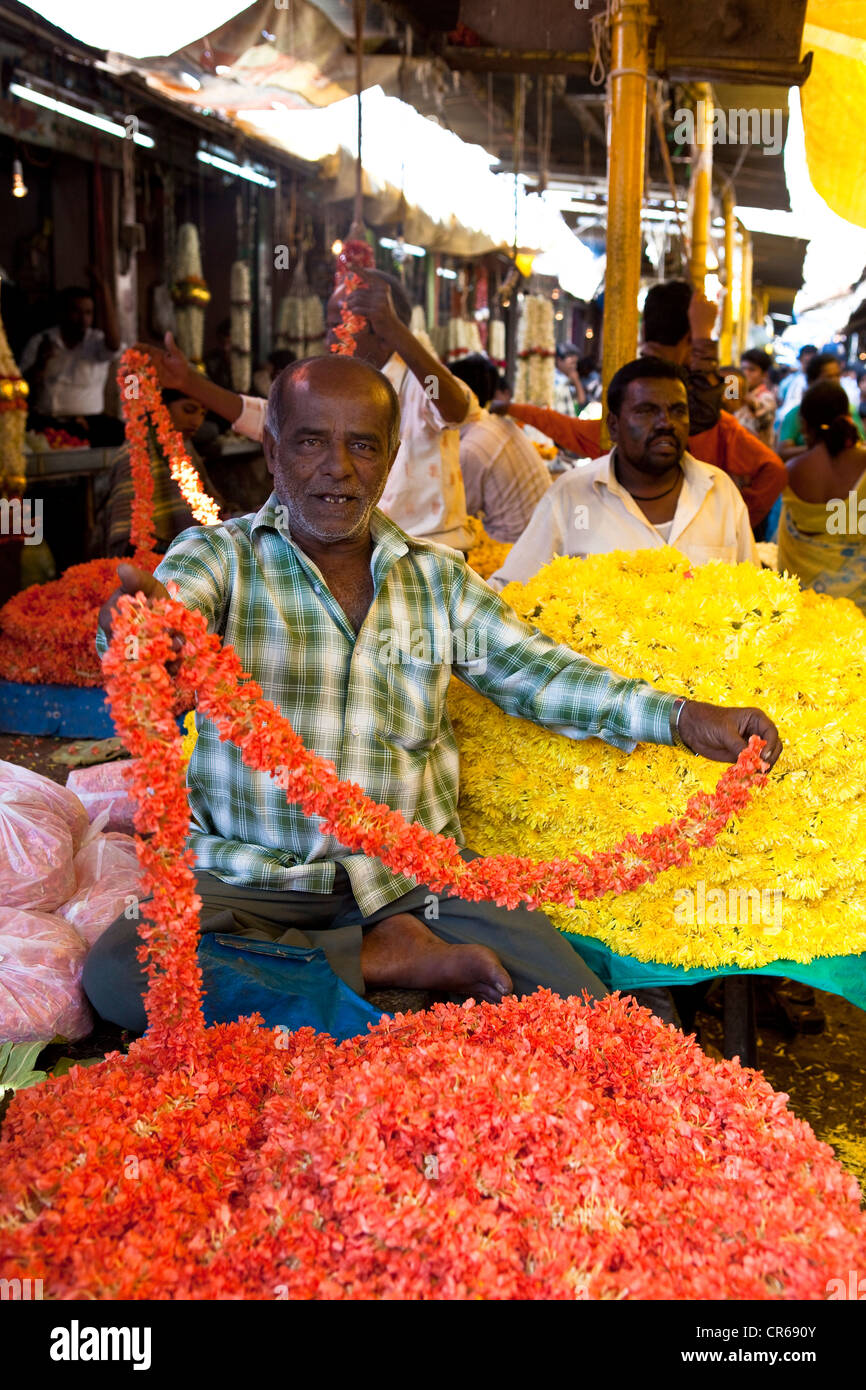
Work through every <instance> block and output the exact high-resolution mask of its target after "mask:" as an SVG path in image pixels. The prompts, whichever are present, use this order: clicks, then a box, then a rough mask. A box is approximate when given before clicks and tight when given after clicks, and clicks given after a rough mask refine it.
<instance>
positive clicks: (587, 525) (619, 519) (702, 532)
mask: <svg viewBox="0 0 866 1390" xmlns="http://www.w3.org/2000/svg"><path fill="white" fill-rule="evenodd" d="M613 459H614V452H613V451H611V453H609V454H603V455H602V457H601V458H598V459H594V460H593V461H592V462H591V463H588V464H585V465H581V466H579V467H577V468H572V469H570V470H569V472H568V473H563V475H562V477H560V478H558V479H557V480H556V482H555V483H554V484H553V487H551V488H550V489H549V491H548V492H546V493H545V495H544V496H543V497H542V499H541V501H540V502H539V503H538V506H537V507H536V508H535V511H534V512H533V514H532V519H531V521H530V523H529V525H528V526H527V528H526V530H525V531H524V533H523V535H522V536H521V537H520V540H519V541H518V542H517V544H516V545H515V546H514V548H513V550H512V551H511V552H510V554H509V555H508V557H507V558H506V561H505V564H504V565H502V566H501V567H500V568H499V569H498V570H497V571H496V573H495V574H494V575H492V576H491V578H490V579H489V581H488V583H489V584H490V585H491V587H492V588H494V589H497V590H498V589H502V588H504V587H505V585H506V584H508V583H510V582H511V580H517V581H518V582H519V583H521V584H525V583H526V581H527V580H529V579H532V577H533V576H534V575H536V574H538V571H539V570H540V569H543V568H544V566H545V565H549V564H550V562H551V560H553V559H555V557H556V556H557V555H603V554H607V553H608V552H609V551H611V550H652V549H655V548H657V547H659V546H663V545H665V544H667V545H671V546H674V547H675V549H677V550H679V551H681V552H682V554H683V555H685V556H686V557H687V558H688V559H689V560H692V561H693V562H694V563H695V564H696V565H702V564H705V563H706V561H707V560H727V561H728V562H729V563H731V564H737V563H738V562H739V561H742V560H750V561H751V562H752V564H754V565H758V564H760V560H759V559H758V552H757V548H756V546H755V538H754V536H753V535H752V528H751V526H750V525H749V514H748V512H747V510H746V505H745V503H744V501H743V499H742V496H741V495H740V492H739V490H738V488H737V487H736V484H735V483H733V482H732V481H731V479H730V478H729V477H728V475H727V474H726V473H723V472H722V471H721V469H720V468H713V466H712V465H711V464H709V463H701V462H700V461H699V460H698V459H696V458H692V456H691V454H683V457H682V468H683V474H684V475H685V476H684V478H683V483H682V487H681V488H680V495H679V497H678V498H677V506H676V511H675V512H674V515H673V519H672V521H671V526H670V534H669V536H668V539H667V541H665V540H663V539H662V537H661V535H660V534H659V532H658V530H657V528H656V526H655V525H654V524H653V523H652V522H651V521H650V520H649V519H648V518H647V517H646V516H645V515H644V513H643V512H642V511H641V509H640V506H639V505H638V503H637V502H636V501H635V500H634V498H633V497H632V496H631V494H630V493H629V492H627V491H626V489H625V488H624V487H623V486H622V484H621V483H619V482H618V481H617V478H616V474H615V472H614V468H613Z"/></svg>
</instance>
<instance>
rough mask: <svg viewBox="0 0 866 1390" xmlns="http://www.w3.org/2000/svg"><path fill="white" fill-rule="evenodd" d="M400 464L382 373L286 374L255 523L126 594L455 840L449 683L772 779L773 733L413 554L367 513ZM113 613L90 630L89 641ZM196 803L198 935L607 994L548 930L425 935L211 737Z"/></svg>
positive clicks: (102, 969)
mask: <svg viewBox="0 0 866 1390" xmlns="http://www.w3.org/2000/svg"><path fill="white" fill-rule="evenodd" d="M398 444H399V413H398V408H397V400H396V397H395V394H394V391H393V388H392V387H391V385H390V383H389V382H388V381H387V380H386V379H385V377H383V376H382V375H381V374H380V373H379V372H377V371H376V370H374V369H373V368H371V367H369V366H366V365H364V364H363V363H361V362H358V361H355V360H352V359H346V358H316V359H313V360H310V361H306V362H300V363H295V364H293V365H292V366H290V367H287V368H286V369H285V371H283V372H282V373H281V375H280V376H279V377H278V378H277V380H276V381H275V383H274V385H273V387H272V388H271V394H270V400H269V408H268V421H267V429H266V433H265V453H266V458H267V460H268V465H269V467H270V470H271V473H272V474H273V478H274V494H273V495H272V496H271V498H270V499H269V501H268V502H267V503H266V504H265V505H264V506H263V507H262V509H261V511H259V512H258V513H257V514H256V515H255V516H246V517H237V518H234V519H232V520H230V521H227V522H225V523H223V524H222V525H219V526H214V527H210V528H204V527H193V528H191V529H190V530H188V531H186V532H184V533H183V534H182V535H181V536H179V537H178V538H177V540H175V541H174V543H173V544H172V546H171V548H170V549H169V551H168V553H167V555H166V557H165V559H164V561H163V563H162V564H161V565H160V567H159V570H158V571H157V574H158V577H157V578H154V577H152V576H150V575H147V574H144V573H141V572H139V571H136V570H134V569H132V568H131V567H126V568H125V569H124V570H123V571H122V579H123V588H124V590H125V591H126V592H127V593H134V592H137V591H143V592H144V593H146V594H148V595H154V596H159V595H164V594H165V592H166V591H165V588H164V587H163V586H164V584H165V583H166V582H167V581H168V580H173V581H174V582H175V583H176V584H177V585H178V589H179V592H180V597H181V599H182V601H183V602H184V603H185V604H187V605H188V606H189V607H191V608H198V609H200V610H201V612H202V613H204V614H205V616H206V617H207V621H208V624H209V626H210V628H211V629H212V630H213V631H216V632H218V633H219V634H220V636H221V637H222V638H223V640H224V641H225V642H226V643H230V644H231V645H232V646H233V647H234V648H235V649H236V650H237V652H238V655H239V657H240V659H241V661H242V663H243V666H244V669H245V670H246V671H248V672H249V673H250V675H251V676H252V677H253V678H254V679H255V680H256V681H258V682H259V683H260V685H261V686H262V688H263V690H264V693H265V696H266V697H267V698H269V699H271V700H273V701H274V703H275V704H276V705H278V706H279V708H280V709H281V710H282V712H283V713H284V714H285V715H286V716H287V718H289V719H290V720H291V722H292V724H293V725H294V727H295V729H296V730H297V731H298V733H299V734H300V736H301V737H302V738H303V740H304V742H305V743H306V744H307V746H308V747H310V748H312V749H314V750H315V751H316V752H317V753H319V754H321V755H323V756H324V757H326V758H329V759H331V760H332V761H333V763H334V764H335V766H336V769H337V772H338V774H339V775H340V777H342V778H345V779H349V780H352V781H356V782H358V783H360V784H361V786H362V787H363V788H364V790H365V791H366V792H368V793H369V794H370V795H371V796H372V797H374V798H375V799H376V800H377V801H383V802H387V803H388V805H390V806H392V807H395V808H397V809H399V810H400V811H402V812H403V814H404V815H405V816H406V817H407V818H408V819H409V820H416V821H419V822H420V823H421V824H423V825H425V826H427V827H428V828H429V829H431V830H435V831H441V832H443V833H445V834H449V835H454V836H456V837H459V835H460V826H459V822H458V819H457V809H456V808H457V792H458V777H459V767H458V755H457V748H456V744H455V739H454V734H453V732H452V729H451V725H450V723H449V720H448V716H447V713H446V707H445V699H446V693H447V689H448V681H449V678H450V676H451V673H452V672H453V673H454V674H455V675H456V676H458V677H459V678H460V679H461V680H464V681H466V682H467V684H469V685H471V686H473V687H474V688H475V689H477V690H480V691H482V692H483V693H484V694H485V695H488V696H490V698H491V699H493V700H495V701H496V702H497V704H499V705H500V706H501V708H502V709H504V710H506V711H507V712H508V713H509V714H514V715H520V716H522V717H523V718H526V719H531V720H534V721H535V722H536V723H538V724H541V725H545V726H547V727H549V728H554V729H558V730H560V731H561V732H563V733H564V734H567V735H569V736H571V737H574V738H586V737H589V736H596V737H600V738H604V739H607V741H608V742H610V743H612V744H615V745H616V746H618V747H620V748H626V749H631V748H633V747H634V745H635V743H636V742H638V741H639V740H646V739H648V740H653V741H656V742H658V743H667V744H670V743H673V742H676V741H677V739H678V738H682V739H683V740H684V741H685V743H686V744H687V745H688V746H689V747H690V748H691V749H692V750H693V751H694V752H696V753H700V754H702V755H704V756H705V757H710V758H716V759H718V760H721V761H731V760H733V759H735V758H736V757H737V755H738V754H739V752H740V751H741V749H742V748H743V747H744V745H745V743H746V741H747V740H748V738H749V736H750V735H751V734H758V735H760V736H761V737H762V738H764V739H766V740H767V743H768V755H769V758H770V760H771V761H774V760H775V758H776V757H777V756H778V753H779V747H780V745H779V738H778V734H777V732H776V729H775V728H774V726H773V725H772V724H771V723H770V721H769V719H767V718H766V716H765V715H763V714H762V713H761V712H760V711H758V710H733V709H732V710H726V709H717V708H714V707H713V706H709V705H701V704H697V703H691V702H683V701H678V700H677V699H675V698H674V697H673V696H670V695H664V694H661V693H660V692H658V691H655V690H653V689H651V688H650V687H649V686H647V685H644V684H643V683H642V682H640V681H634V680H626V679H624V678H623V677H620V676H615V675H613V674H611V673H610V672H608V671H606V670H604V669H603V668H601V667H599V666H596V665H594V664H593V663H592V662H590V661H588V660H586V659H585V658H583V657H581V656H578V655H576V654H575V653H574V652H572V651H570V650H568V649H567V648H565V647H560V646H557V645H556V644H555V643H554V642H551V641H550V640H549V639H548V638H546V637H544V636H542V635H541V634H540V633H539V632H538V631H537V630H536V629H535V628H533V627H531V626H530V625H529V624H527V623H525V622H523V621H521V620H520V619H519V618H518V617H517V616H516V614H515V613H514V612H513V611H512V610H511V609H510V608H508V607H507V605H505V604H503V603H502V602H501V600H500V599H499V598H498V597H497V596H496V595H495V594H494V593H493V592H492V590H491V589H489V588H488V587H487V585H486V584H484V583H483V581H482V580H481V579H479V578H478V576H477V575H475V574H473V573H472V571H471V570H469V569H468V568H467V566H466V565H465V564H464V562H463V559H462V558H461V556H460V555H459V554H458V553H457V552H456V551H453V550H449V549H446V548H445V547H442V546H438V545H435V544H433V543H430V542H425V541H419V540H414V539H412V538H411V537H409V536H407V535H405V534H404V533H403V532H402V531H401V530H400V529H399V528H398V527H397V526H395V525H394V524H393V522H391V521H389V520H388V519H387V518H386V517H385V516H384V515H383V514H382V513H381V512H379V511H378V510H377V509H376V502H377V501H378V499H379V497H380V496H381V494H382V490H383V488H384V486H385V480H386V478H387V475H388V469H389V467H390V465H391V463H392V462H393V459H394V457H395V455H396V452H397V447H398ZM116 598H117V596H115V598H114V599H112V600H111V601H110V602H109V603H108V604H106V605H105V608H104V609H103V612H102V613H101V615H100V624H101V627H102V630H103V631H102V638H101V641H102V645H104V642H105V634H106V633H107V632H109V631H110V627H111V618H112V609H113V605H114V602H115V601H116ZM189 793H190V806H191V812H192V832H191V839H190V843H191V847H192V849H193V852H194V854H195V858H196V866H197V887H198V892H199V894H200V896H201V898H202V903H203V909H202V929H203V931H206V932H207V931H220V932H225V931H236V932H241V933H245V934H247V935H251V936H257V937H259V939H261V938H262V937H264V938H266V939H268V940H272V941H273V940H279V941H283V942H285V943H287V944H289V945H301V946H306V947H309V946H311V945H312V946H317V947H321V949H322V950H323V951H324V953H325V955H326V957H327V959H328V961H329V962H330V964H331V967H332V969H333V970H334V971H335V972H336V973H337V974H338V975H340V976H341V977H342V978H343V979H344V980H345V981H346V982H347V983H348V984H350V985H351V986H352V987H353V988H354V989H355V990H357V991H358V992H363V991H364V990H365V989H370V988H377V987H378V988H381V987H384V986H394V987H405V988H412V987H416V988H426V989H432V990H436V991H439V992H442V993H446V994H453V995H460V996H468V995H472V996H474V997H476V998H480V999H486V1000H491V1001H498V1000H500V999H501V998H502V997H503V995H506V994H509V993H511V992H512V991H514V992H516V993H518V994H524V993H527V992H531V991H532V990H534V989H536V988H537V987H538V986H540V985H546V986H548V987H550V988H551V989H553V990H556V991H558V992H559V993H561V994H565V995H568V994H573V993H579V992H580V991H582V990H584V989H587V990H588V991H589V993H590V994H591V995H596V996H597V995H599V994H601V993H603V992H604V990H603V986H602V985H601V983H600V981H599V980H597V979H596V978H595V976H594V975H592V974H591V972H590V971H589V970H588V969H587V968H586V966H585V965H584V963H583V962H582V961H581V959H580V957H579V956H577V955H576V954H575V952H574V951H573V950H572V948H571V946H570V945H569V944H568V942H567V941H566V940H565V938H564V937H563V936H561V935H560V934H559V933H558V932H557V931H556V930H555V928H554V927H553V926H551V924H550V923H549V922H548V921H547V919H546V918H545V917H544V916H542V914H541V913H539V912H529V911H526V910H522V909H521V910H516V911H509V910H507V909H505V908H499V907H496V906H493V905H491V904H487V903H470V902H464V901H462V900H461V899H460V898H458V897H447V896H444V895H443V896H441V897H440V898H439V899H438V901H437V903H436V908H437V912H438V916H436V915H434V916H433V917H432V920H428V915H431V914H425V908H426V907H427V904H428V903H429V901H430V899H429V896H428V894H427V891H426V890H425V889H424V888H423V887H416V886H414V885H413V883H412V882H411V880H409V879H407V878H404V877H401V876H400V875H397V874H392V873H391V872H389V871H388V870H387V869H386V868H385V867H384V866H383V865H382V863H381V862H380V861H379V860H378V859H368V858H366V857H365V856H363V855H359V854H349V853H347V852H346V850H345V848H344V847H343V846H341V845H340V844H339V842H338V841H336V840H335V839H333V838H329V837H327V836H325V835H323V834H322V832H321V830H320V827H319V822H318V821H317V820H315V819H310V818H307V817H305V816H304V815H303V814H302V813H301V812H300V810H299V809H298V808H297V807H295V806H293V805H289V804H287V802H286V798H285V794H284V792H282V791H281V790H280V789H279V788H278V787H277V786H276V785H275V783H274V782H273V781H272V780H271V779H270V778H269V777H268V776H266V775H264V774H261V773H256V772H252V771H250V770H249V769H248V768H246V767H245V766H244V764H243V763H242V761H241V756H240V753H239V752H238V750H237V749H236V748H235V747H234V746H233V745H232V744H230V743H220V741H219V738H218V735H217V730H216V728H215V726H214V725H213V724H212V723H211V722H210V721H208V720H200V721H199V739H198V743H197V746H196V749H195V752H194V754H193V758H192V761H191V763H190V767H189ZM562 848H563V852H564V853H567V852H568V851H569V850H576V849H579V848H580V847H579V846H571V845H563V847H562ZM466 853H467V856H468V857H472V856H471V855H470V854H469V852H468V851H467V852H466ZM136 946H137V940H136V930H135V923H134V922H131V921H126V920H119V921H118V922H116V923H114V925H113V926H111V927H109V929H108V931H107V932H106V933H105V934H104V935H103V936H102V937H101V938H100V940H99V941H97V943H96V945H95V946H94V947H93V950H92V952H91V954H90V957H89V958H88V961H87V964H86V967H85V977H84V983H85V988H86V990H87V993H88V994H89V996H90V998H91V1000H92V1002H93V1003H94V1005H95V1006H96V1008H97V1010H98V1011H99V1012H100V1013H101V1014H102V1015H103V1016H104V1017H107V1018H109V1019H111V1020H113V1021H114V1022H116V1023H119V1024H121V1025H123V1026H125V1027H128V1028H131V1029H135V1030H140V1029H142V1028H143V1027H144V1025H145V1018H144V1012H143V1008H142V1004H141V992H142V989H143V976H142V970H141V967H140V965H139V964H138V962H137V959H136Z"/></svg>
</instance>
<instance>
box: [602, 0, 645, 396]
mask: <svg viewBox="0 0 866 1390" xmlns="http://www.w3.org/2000/svg"><path fill="white" fill-rule="evenodd" d="M611 8H612V10H613V13H612V15H611V71H610V77H609V78H608V100H609V119H608V130H607V272H606V275H605V290H604V348H603V351H602V380H603V383H604V389H605V391H606V390H607V384H608V382H609V381H610V379H611V377H612V376H613V374H614V372H615V371H617V369H618V368H619V367H621V366H623V364H624V363H626V362H629V361H631V359H632V358H633V357H635V356H636V354H637V328H638V309H637V296H638V290H639V289H640V260H641V225H640V216H641V206H642V203H643V185H644V148H645V145H646V74H647V62H648V56H649V35H650V21H651V13H650V3H649V0H620V3H618V4H617V3H615V4H614V5H612V7H611Z"/></svg>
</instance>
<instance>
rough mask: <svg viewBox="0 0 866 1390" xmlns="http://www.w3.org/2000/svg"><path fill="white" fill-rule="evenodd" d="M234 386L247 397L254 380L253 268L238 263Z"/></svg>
mask: <svg viewBox="0 0 866 1390" xmlns="http://www.w3.org/2000/svg"><path fill="white" fill-rule="evenodd" d="M231 339H232V348H231V354H232V386H233V387H234V389H235V390H236V391H238V392H240V393H241V395H244V394H245V393H246V392H247V391H249V389H250V382H251V380H252V370H253V358H252V300H251V298H250V268H249V266H248V265H247V263H246V261H235V263H234V265H233V266H232V269H231Z"/></svg>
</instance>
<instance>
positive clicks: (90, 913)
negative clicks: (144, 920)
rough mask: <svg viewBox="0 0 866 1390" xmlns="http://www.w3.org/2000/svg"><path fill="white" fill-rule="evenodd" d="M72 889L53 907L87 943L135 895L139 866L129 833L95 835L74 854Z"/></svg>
mask: <svg viewBox="0 0 866 1390" xmlns="http://www.w3.org/2000/svg"><path fill="white" fill-rule="evenodd" d="M75 878H76V887H75V892H74V894H73V895H72V897H71V898H70V899H69V901H68V902H65V903H64V904H63V906H62V907H59V908H58V909H57V912H58V915H59V916H60V917H63V918H64V919H65V921H67V922H69V923H70V924H71V925H72V926H73V927H74V928H75V930H76V931H77V932H78V934H79V936H81V937H83V938H84V940H85V941H86V943H87V945H88V946H92V945H93V943H94V941H95V940H96V939H97V937H99V936H101V935H102V933H103V932H104V931H105V928H106V927H110V926H111V923H112V922H113V921H114V920H115V918H117V917H119V916H120V915H121V913H122V912H124V911H125V909H126V908H127V907H129V906H130V905H131V903H130V900H131V899H133V898H136V899H137V897H138V895H139V884H140V881H141V869H140V868H139V864H138V855H137V854H136V852H135V841H134V840H133V839H132V837H131V836H130V835H114V834H111V835H101V834H96V835H94V836H93V837H92V838H90V839H88V840H87V841H86V843H85V844H84V845H82V847H81V849H80V850H79V851H78V853H77V854H76V856H75Z"/></svg>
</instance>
